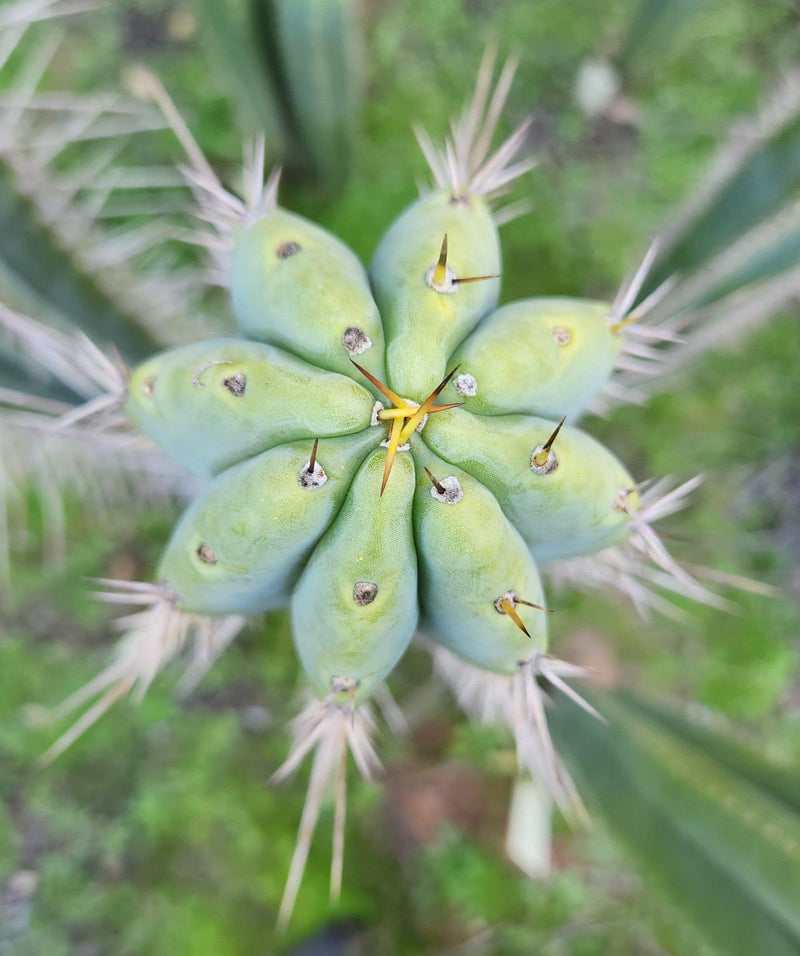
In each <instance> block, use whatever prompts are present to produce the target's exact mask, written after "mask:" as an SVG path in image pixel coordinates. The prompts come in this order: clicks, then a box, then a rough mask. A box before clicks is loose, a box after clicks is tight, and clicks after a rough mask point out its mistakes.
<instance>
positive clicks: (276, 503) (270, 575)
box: [158, 432, 373, 614]
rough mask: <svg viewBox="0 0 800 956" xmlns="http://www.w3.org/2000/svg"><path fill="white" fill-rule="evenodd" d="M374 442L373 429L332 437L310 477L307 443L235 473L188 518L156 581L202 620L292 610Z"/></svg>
mask: <svg viewBox="0 0 800 956" xmlns="http://www.w3.org/2000/svg"><path fill="white" fill-rule="evenodd" d="M372 444H373V442H372V440H371V436H370V435H369V433H368V432H359V433H358V434H357V435H352V436H345V437H341V438H324V439H322V440H321V441H320V442H319V443H318V446H317V464H316V466H315V468H314V469H313V470H311V471H309V464H310V457H309V456H310V453H311V450H312V447H311V443H310V442H309V441H307V440H306V441H301V442H292V443H290V444H287V445H280V446H278V447H277V448H273V449H271V450H270V451H266V452H262V454H260V455H256V457H255V458H250V459H249V460H247V461H244V462H241V463H240V464H238V465H234V466H233V467H232V468H229V469H227V470H226V471H224V472H223V473H222V474H221V475H220V476H219V478H217V480H216V481H214V482H213V483H212V484H211V485H210V486H209V487H208V488H206V489H205V491H204V492H203V493H201V495H200V496H199V497H198V498H197V499H196V500H195V501H194V502H193V503H192V505H191V506H190V507H189V509H188V510H187V511H186V513H185V514H184V515H183V517H182V518H181V520H180V522H179V524H178V526H177V527H176V528H175V531H174V532H173V534H172V537H171V538H170V541H169V544H168V545H167V549H166V551H165V553H164V556H163V558H162V559H161V564H160V565H159V569H158V579H159V580H162V581H165V582H167V584H168V585H169V586H170V588H171V589H172V590H173V591H174V592H175V593H176V594H177V596H178V599H179V601H180V604H181V606H182V607H183V608H185V609H186V610H187V611H192V612H194V613H197V614H255V613H258V612H260V611H266V610H269V609H270V608H273V607H280V606H282V605H284V604H285V603H286V594H287V592H288V591H289V589H290V588H291V586H292V584H293V582H294V581H295V580H296V578H297V575H298V573H299V571H300V568H301V567H302V565H303V563H304V561H305V560H306V559H307V558H308V556H309V554H310V553H311V549H312V548H313V547H314V545H315V544H316V543H317V541H318V540H319V539H320V537H321V536H322V535H323V533H324V532H325V529H326V528H327V527H328V525H329V524H330V523H331V521H332V520H333V518H334V516H335V514H336V513H337V511H338V510H339V509H340V508H341V506H342V502H343V501H344V498H345V495H346V494H347V490H348V488H349V486H350V482H351V481H352V480H353V476H354V474H355V471H356V468H357V467H358V463H359V461H360V458H361V457H362V456H364V455H366V454H367V453H368V451H369V449H370V447H371V445H372ZM320 468H322V469H323V470H322V472H320V470H319V469H320ZM322 475H324V481H321V480H320V479H321V476H322Z"/></svg>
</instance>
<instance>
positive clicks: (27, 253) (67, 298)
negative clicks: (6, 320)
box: [0, 165, 160, 361]
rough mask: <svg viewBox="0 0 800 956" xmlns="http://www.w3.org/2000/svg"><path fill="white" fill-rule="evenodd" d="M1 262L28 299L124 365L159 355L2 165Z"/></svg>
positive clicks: (140, 325)
mask: <svg viewBox="0 0 800 956" xmlns="http://www.w3.org/2000/svg"><path fill="white" fill-rule="evenodd" d="M0 261H2V264H3V266H4V267H5V269H6V271H7V272H8V273H9V274H10V275H11V276H12V277H13V279H14V280H15V281H16V282H17V283H19V285H20V286H21V287H22V288H23V289H24V291H25V293H27V295H28V297H29V298H33V299H34V300H36V301H38V302H40V303H42V305H43V306H44V308H45V309H46V310H47V311H49V312H51V313H52V312H55V313H56V314H58V315H61V316H62V317H66V318H68V319H70V320H71V321H72V322H73V323H74V324H75V325H76V326H77V327H78V328H80V329H83V331H84V332H85V333H86V334H87V335H89V336H90V337H91V338H92V339H93V340H94V341H96V342H98V343H108V342H113V343H114V344H115V345H116V347H117V349H118V350H119V352H120V354H121V355H123V357H124V358H125V359H126V360H128V361H136V360H140V359H142V358H144V357H146V356H148V355H151V354H152V353H153V352H155V351H157V350H158V349H159V347H160V346H159V343H158V341H157V340H156V339H155V338H154V337H153V335H152V334H151V333H150V332H149V331H147V329H146V328H145V327H144V324H143V321H142V319H141V317H137V316H134V315H131V314H128V313H127V312H126V311H124V310H123V308H122V307H121V306H120V305H119V304H118V303H116V302H115V301H114V299H113V298H112V297H111V295H109V293H108V292H106V291H105V290H103V289H102V288H101V287H100V286H99V285H98V283H97V282H96V280H95V279H94V278H93V277H92V276H91V275H90V274H89V273H88V271H86V270H84V269H82V268H81V264H80V263H79V262H78V261H77V260H76V258H75V256H74V255H73V254H72V253H71V252H70V251H69V250H67V249H66V248H65V247H64V246H63V245H61V244H60V243H59V242H58V240H57V239H56V237H55V235H54V234H53V233H52V232H51V230H50V229H48V228H47V227H46V226H45V225H43V224H42V222H41V221H40V219H39V217H38V216H37V212H36V207H35V205H34V203H33V202H32V201H31V200H30V199H28V198H27V197H26V196H24V195H22V194H21V193H20V191H19V190H18V189H17V188H16V184H15V181H14V176H13V174H12V173H11V172H10V171H9V170H8V169H7V168H5V167H3V166H1V165H0Z"/></svg>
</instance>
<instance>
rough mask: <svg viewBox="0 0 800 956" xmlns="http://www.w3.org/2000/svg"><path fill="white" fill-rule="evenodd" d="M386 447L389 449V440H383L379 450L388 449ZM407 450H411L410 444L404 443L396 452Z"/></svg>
mask: <svg viewBox="0 0 800 956" xmlns="http://www.w3.org/2000/svg"><path fill="white" fill-rule="evenodd" d="M388 447H389V439H388V438H384V439H383V441H382V442H381V448H388ZM409 448H411V444H410V443H409V442H406V443H405V445H398V446H397V450H398V451H408V450H409Z"/></svg>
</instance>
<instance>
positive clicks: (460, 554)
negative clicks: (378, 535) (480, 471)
mask: <svg viewBox="0 0 800 956" xmlns="http://www.w3.org/2000/svg"><path fill="white" fill-rule="evenodd" d="M414 456H415V459H416V460H417V461H418V463H419V464H418V470H419V471H422V469H423V468H428V469H429V471H431V473H432V474H433V475H434V477H436V478H437V480H438V481H439V482H440V484H442V485H443V487H444V488H445V493H444V494H442V493H440V492H438V491H437V489H436V487H435V486H434V485H433V484H432V483H431V482H427V483H426V484H422V483H419V482H418V483H417V491H416V498H415V501H414V536H415V541H416V545H417V551H418V554H419V561H420V569H419V577H420V600H421V602H422V605H423V607H424V608H425V619H424V620H423V627H424V629H425V632H426V634H429V635H430V637H431V639H432V640H434V641H436V642H437V643H439V644H442V645H443V646H444V647H447V648H448V649H450V650H452V651H454V652H455V653H456V654H459V655H460V656H461V657H463V658H464V660H467V661H469V662H470V663H471V664H474V665H475V666H476V667H481V668H485V669H486V670H490V671H495V672H497V673H501V674H513V673H514V672H515V671H516V668H517V662H518V661H519V660H520V659H521V658H523V657H526V656H528V655H529V654H531V653H532V652H533V651H542V652H544V651H546V650H547V613H546V612H544V611H540V610H536V609H533V610H532V611H531V612H530V614H526V615H525V620H526V626H527V630H528V634H525V633H523V632H522V631H521V630H520V629H519V628H518V627H517V626H516V625H515V624H514V622H513V621H512V620H511V618H510V617H509V616H508V614H506V613H504V612H503V611H502V609H498V607H497V606H496V602H498V600H499V599H501V598H502V597H503V595H505V594H506V593H507V592H509V591H510V592H513V593H514V594H516V595H517V596H518V597H520V598H522V599H523V600H527V601H530V602H533V603H536V604H542V603H543V596H542V585H541V582H540V580H539V573H538V571H537V569H536V565H535V563H534V561H533V558H532V557H531V554H530V552H529V551H528V549H527V547H526V546H525V542H524V541H523V540H522V538H521V537H520V535H519V534H518V533H517V532H516V531H515V530H514V527H513V526H512V525H511V523H510V522H509V521H508V519H507V518H506V517H505V515H504V514H503V512H502V510H501V509H500V507H499V505H498V504H497V500H496V499H495V497H494V496H493V495H492V494H491V492H490V491H488V490H487V489H486V488H485V487H484V486H483V485H481V484H480V482H479V481H477V480H476V479H475V478H473V477H472V476H471V475H470V474H468V473H467V472H465V471H462V470H461V469H460V468H454V467H453V466H452V465H450V464H448V463H446V462H444V461H442V460H441V459H440V458H437V457H436V456H435V455H433V454H432V453H430V452H428V451H425V450H420V451H418V452H415V453H414ZM423 463H424V464H423ZM520 610H526V609H525V608H520Z"/></svg>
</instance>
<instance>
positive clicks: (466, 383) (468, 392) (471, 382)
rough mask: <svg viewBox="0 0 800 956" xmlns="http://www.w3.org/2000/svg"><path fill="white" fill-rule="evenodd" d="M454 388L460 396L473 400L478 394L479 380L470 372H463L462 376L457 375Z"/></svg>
mask: <svg viewBox="0 0 800 956" xmlns="http://www.w3.org/2000/svg"><path fill="white" fill-rule="evenodd" d="M453 388H454V389H455V390H456V391H457V392H458V394H459V395H464V396H465V397H466V398H471V397H472V396H473V395H477V394H478V380H477V378H475V376H474V375H471V374H470V373H469V372H462V374H461V375H457V376H456V377H455V379H454V380H453Z"/></svg>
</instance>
